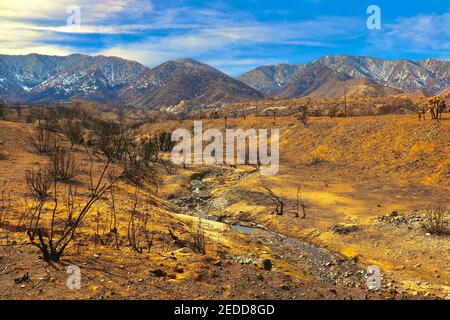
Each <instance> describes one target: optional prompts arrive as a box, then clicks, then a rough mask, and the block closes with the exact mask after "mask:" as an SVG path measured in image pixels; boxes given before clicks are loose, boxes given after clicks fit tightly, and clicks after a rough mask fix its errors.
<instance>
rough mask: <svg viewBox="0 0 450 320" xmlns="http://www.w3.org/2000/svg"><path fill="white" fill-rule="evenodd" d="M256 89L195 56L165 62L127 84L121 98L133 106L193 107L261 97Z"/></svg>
mask: <svg viewBox="0 0 450 320" xmlns="http://www.w3.org/2000/svg"><path fill="white" fill-rule="evenodd" d="M262 97H263V95H262V94H261V93H259V92H258V91H257V90H255V89H253V88H251V87H249V86H247V85H245V84H244V83H242V82H240V81H238V80H236V79H233V78H231V77H229V76H228V75H226V74H224V73H222V72H220V71H219V70H217V69H214V68H213V67H211V66H209V65H206V64H203V63H200V62H197V61H195V60H192V59H182V60H174V61H168V62H165V63H163V64H161V65H159V66H157V67H156V68H154V69H151V70H150V71H149V72H145V73H143V74H142V75H141V77H140V78H139V79H138V80H137V81H135V82H132V83H131V84H129V85H128V86H126V87H125V88H124V89H123V90H122V91H121V92H120V98H121V99H122V100H124V101H129V102H130V104H132V105H134V106H139V107H143V106H149V107H156V106H161V105H165V106H175V105H178V104H179V103H180V102H182V101H184V102H186V103H187V105H189V106H190V107H196V106H197V107H198V106H206V105H208V106H212V105H217V104H220V103H222V102H231V101H237V100H245V99H255V98H262Z"/></svg>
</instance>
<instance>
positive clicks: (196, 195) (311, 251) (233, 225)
mask: <svg viewBox="0 0 450 320" xmlns="http://www.w3.org/2000/svg"><path fill="white" fill-rule="evenodd" d="M230 172H233V171H232V170H225V169H221V168H219V169H216V168H212V169H209V170H207V171H205V172H203V173H199V174H194V175H193V176H192V177H191V181H190V188H189V189H190V194H191V196H190V197H189V198H188V199H186V198H177V199H173V200H172V202H173V203H174V204H176V205H178V206H179V207H180V208H181V213H179V214H183V215H189V216H196V217H201V218H202V219H207V220H213V221H216V222H220V223H223V224H224V225H226V227H227V230H229V231H228V232H235V233H237V234H240V235H241V236H242V235H244V236H246V237H247V239H248V240H250V241H252V242H255V245H256V246H258V245H260V246H261V245H264V246H268V247H269V248H270V255H271V257H274V260H277V259H279V260H282V261H284V262H287V263H289V264H291V265H293V266H294V268H300V269H301V270H302V271H304V272H306V273H307V274H310V275H313V276H316V277H318V278H320V279H321V280H323V281H325V282H327V283H332V284H338V283H339V284H341V285H344V286H348V287H360V286H364V285H365V271H363V270H358V268H357V266H356V261H348V260H346V259H345V258H344V257H343V256H340V255H338V254H336V253H332V252H330V251H328V250H326V249H324V248H320V247H318V246H315V245H312V244H309V243H307V242H304V241H301V240H299V239H296V238H292V237H288V236H285V235H283V234H280V233H278V232H275V231H273V230H269V229H268V228H266V227H265V226H261V225H259V224H257V223H255V222H245V223H242V222H240V221H235V220H234V221H233V220H228V219H227V218H226V217H220V216H217V215H213V214H211V213H210V210H211V209H210V208H211V206H210V205H211V201H212V200H213V199H214V198H213V196H212V195H211V191H212V190H213V189H214V184H213V183H212V182H211V181H215V179H216V180H217V179H219V178H222V179H223V178H224V177H225V178H226V176H227V175H229V174H230ZM233 174H235V173H233ZM249 174H251V173H248V172H242V173H240V174H239V176H238V181H242V180H243V179H245V178H246V177H247V176H248V175H249ZM230 258H231V259H232V260H235V261H236V262H239V263H243V264H245V263H248V264H251V263H258V262H259V261H260V257H259V256H258V255H257V254H255V253H254V252H253V253H249V254H248V255H246V256H237V255H231V256H230ZM275 263H276V261H275Z"/></svg>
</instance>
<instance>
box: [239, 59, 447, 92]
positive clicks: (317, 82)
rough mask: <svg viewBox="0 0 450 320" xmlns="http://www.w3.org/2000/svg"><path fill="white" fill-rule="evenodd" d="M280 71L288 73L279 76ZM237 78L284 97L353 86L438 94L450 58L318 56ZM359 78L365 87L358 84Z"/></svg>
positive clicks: (259, 70) (367, 88)
mask: <svg viewBox="0 0 450 320" xmlns="http://www.w3.org/2000/svg"><path fill="white" fill-rule="evenodd" d="M295 67H296V69H294V68H295ZM267 70H271V72H267ZM285 70H295V71H294V72H293V73H291V74H290V73H285V72H284V71H285ZM280 74H284V75H286V76H285V77H280V76H279V75H280ZM238 79H239V80H241V81H242V82H244V83H246V84H248V85H249V86H251V87H253V88H255V89H257V90H260V91H261V92H263V93H269V94H273V95H275V96H280V97H284V98H294V97H301V96H312V97H317V96H321V97H329V98H333V97H341V96H343V95H344V92H345V91H347V90H346V89H352V87H353V89H354V90H353V91H354V94H360V95H363V96H366V95H367V96H384V95H389V94H393V93H395V92H414V91H424V92H426V93H427V94H435V93H437V92H439V91H440V90H442V89H444V88H445V87H446V86H448V85H449V84H450V61H447V60H437V59H425V60H421V61H412V60H384V59H378V58H371V57H358V56H348V55H333V56H326V57H323V58H319V59H317V60H314V61H312V62H310V63H308V64H306V65H286V64H280V65H274V66H263V67H259V68H256V69H253V70H250V71H249V72H247V73H245V74H243V75H241V76H240V77H238ZM351 80H353V81H351ZM355 80H364V81H355ZM358 82H359V83H360V84H361V85H362V87H361V85H357V84H358ZM355 86H356V87H358V86H359V88H356V87H355Z"/></svg>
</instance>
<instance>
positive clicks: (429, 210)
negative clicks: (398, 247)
mask: <svg viewBox="0 0 450 320" xmlns="http://www.w3.org/2000/svg"><path fill="white" fill-rule="evenodd" d="M447 217H448V210H446V209H445V208H444V207H442V206H435V207H426V208H425V221H424V223H423V227H424V228H425V230H426V231H428V232H429V233H432V234H444V233H447V232H448V230H447V228H446V223H447V222H446V219H447Z"/></svg>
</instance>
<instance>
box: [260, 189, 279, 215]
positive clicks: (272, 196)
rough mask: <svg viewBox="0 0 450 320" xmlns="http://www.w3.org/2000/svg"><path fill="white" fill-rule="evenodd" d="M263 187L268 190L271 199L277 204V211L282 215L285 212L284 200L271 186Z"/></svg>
mask: <svg viewBox="0 0 450 320" xmlns="http://www.w3.org/2000/svg"><path fill="white" fill-rule="evenodd" d="M262 187H263V189H264V190H265V191H266V192H267V194H268V196H269V197H270V200H272V202H273V203H274V204H275V206H276V207H275V212H276V214H277V215H279V216H281V215H283V213H284V201H283V200H282V199H281V197H280V196H278V195H277V194H276V193H275V192H273V190H272V189H271V188H270V187H269V186H262Z"/></svg>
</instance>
